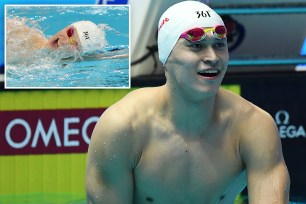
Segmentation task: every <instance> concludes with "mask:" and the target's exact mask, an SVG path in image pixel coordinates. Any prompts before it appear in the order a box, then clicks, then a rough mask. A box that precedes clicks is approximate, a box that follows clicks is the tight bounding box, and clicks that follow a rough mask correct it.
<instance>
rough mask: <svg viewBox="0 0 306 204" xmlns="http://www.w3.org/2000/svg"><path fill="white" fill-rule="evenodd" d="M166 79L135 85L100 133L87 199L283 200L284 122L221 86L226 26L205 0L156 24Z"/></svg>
mask: <svg viewBox="0 0 306 204" xmlns="http://www.w3.org/2000/svg"><path fill="white" fill-rule="evenodd" d="M158 29H159V33H158V49H159V59H160V61H161V62H162V63H163V64H164V68H165V75H166V83H165V85H163V86H160V87H155V88H143V89H139V90H136V91H132V92H130V93H129V94H128V95H127V96H125V97H124V98H123V99H121V100H120V101H118V102H117V103H115V104H114V105H112V106H111V107H109V108H108V109H107V110H106V111H105V112H104V113H103V114H102V116H101V118H100V120H99V121H98V123H97V124H96V127H95V128H94V131H93V133H92V137H91V142H90V145H89V150H88V159H87V169H86V192H87V202H88V203H101V204H102V203H111V204H145V203H156V204H169V203H182V204H189V203H192V204H203V203H205V204H216V203H223V204H232V203H234V200H235V198H236V196H237V195H238V194H239V193H240V192H241V191H242V190H243V189H244V188H245V187H246V185H247V187H248V199H249V203H250V204H271V203H275V204H276V203H277V204H284V203H288V200H289V188H290V178H289V174H288V170H287V167H286V164H285V162H284V158H283V154H282V148H281V141H280V138H279V136H278V129H277V126H276V124H275V122H274V120H273V118H272V117H271V116H270V115H269V114H268V113H267V112H265V111H264V110H262V109H260V108H259V107H257V106H255V105H254V104H252V103H250V102H248V101H247V100H245V99H243V98H242V97H240V96H238V95H236V94H234V93H231V92H229V91H226V90H224V89H222V88H220V85H221V82H222V79H223V77H224V75H225V72H226V70H227V66H228V61H229V54H228V48H227V39H226V28H225V26H224V23H223V21H222V19H221V17H220V16H219V15H218V14H217V13H216V12H215V11H214V10H212V9H211V8H209V7H208V6H207V5H205V4H203V3H200V2H197V1H183V2H181V3H178V4H175V5H173V6H171V7H170V8H168V10H166V11H165V13H164V14H163V15H162V16H161V18H160V21H159V25H158Z"/></svg>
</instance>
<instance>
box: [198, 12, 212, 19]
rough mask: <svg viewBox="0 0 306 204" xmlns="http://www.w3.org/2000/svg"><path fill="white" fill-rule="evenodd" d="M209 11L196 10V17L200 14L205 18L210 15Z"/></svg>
mask: <svg viewBox="0 0 306 204" xmlns="http://www.w3.org/2000/svg"><path fill="white" fill-rule="evenodd" d="M209 12H210V11H209V10H208V11H196V14H197V15H198V18H200V17H201V16H202V17H204V18H206V17H211V16H210V13H209Z"/></svg>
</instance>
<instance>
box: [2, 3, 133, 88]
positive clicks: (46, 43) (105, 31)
mask: <svg viewBox="0 0 306 204" xmlns="http://www.w3.org/2000/svg"><path fill="white" fill-rule="evenodd" d="M129 25H130V7H129V6H128V5H92V6H91V5H5V70H4V71H5V88H6V89H91V88H94V89H99V88H101V89H102V88H130V81H131V80H130V52H129V50H130V35H129V34H130V26H129Z"/></svg>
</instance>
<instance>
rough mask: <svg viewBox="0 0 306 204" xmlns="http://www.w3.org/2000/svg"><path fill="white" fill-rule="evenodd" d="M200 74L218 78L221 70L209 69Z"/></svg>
mask: <svg viewBox="0 0 306 204" xmlns="http://www.w3.org/2000/svg"><path fill="white" fill-rule="evenodd" d="M198 73H199V74H200V75H202V76H206V77H213V76H216V75H217V74H219V70H217V69H207V70H203V71H200V72H198Z"/></svg>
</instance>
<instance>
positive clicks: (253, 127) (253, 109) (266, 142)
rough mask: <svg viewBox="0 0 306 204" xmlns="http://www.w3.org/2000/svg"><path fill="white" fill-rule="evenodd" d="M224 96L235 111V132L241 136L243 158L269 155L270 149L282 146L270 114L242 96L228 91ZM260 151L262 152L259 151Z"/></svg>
mask: <svg viewBox="0 0 306 204" xmlns="http://www.w3.org/2000/svg"><path fill="white" fill-rule="evenodd" d="M223 94H224V95H226V96H225V98H227V99H226V100H229V101H230V102H229V103H230V105H229V107H231V108H232V110H233V111H232V113H233V115H234V116H233V120H235V131H236V133H237V134H238V135H239V141H240V142H239V143H240V148H241V151H242V152H241V153H243V154H244V156H243V155H242V156H243V157H245V155H246V154H255V153H256V154H258V153H259V152H262V154H267V153H269V150H270V149H277V146H280V138H279V136H278V129H277V126H276V123H275V121H274V119H273V117H272V116H271V115H270V114H269V113H267V112H266V111H264V110H263V109H261V108H260V107H258V106H256V105H254V104H252V103H251V102H249V101H247V100H246V99H244V98H242V97H241V96H238V95H236V94H233V93H230V92H228V91H224V92H223ZM272 147H273V148H272ZM259 149H260V150H261V151H258V150H259ZM267 155H269V154H267Z"/></svg>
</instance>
